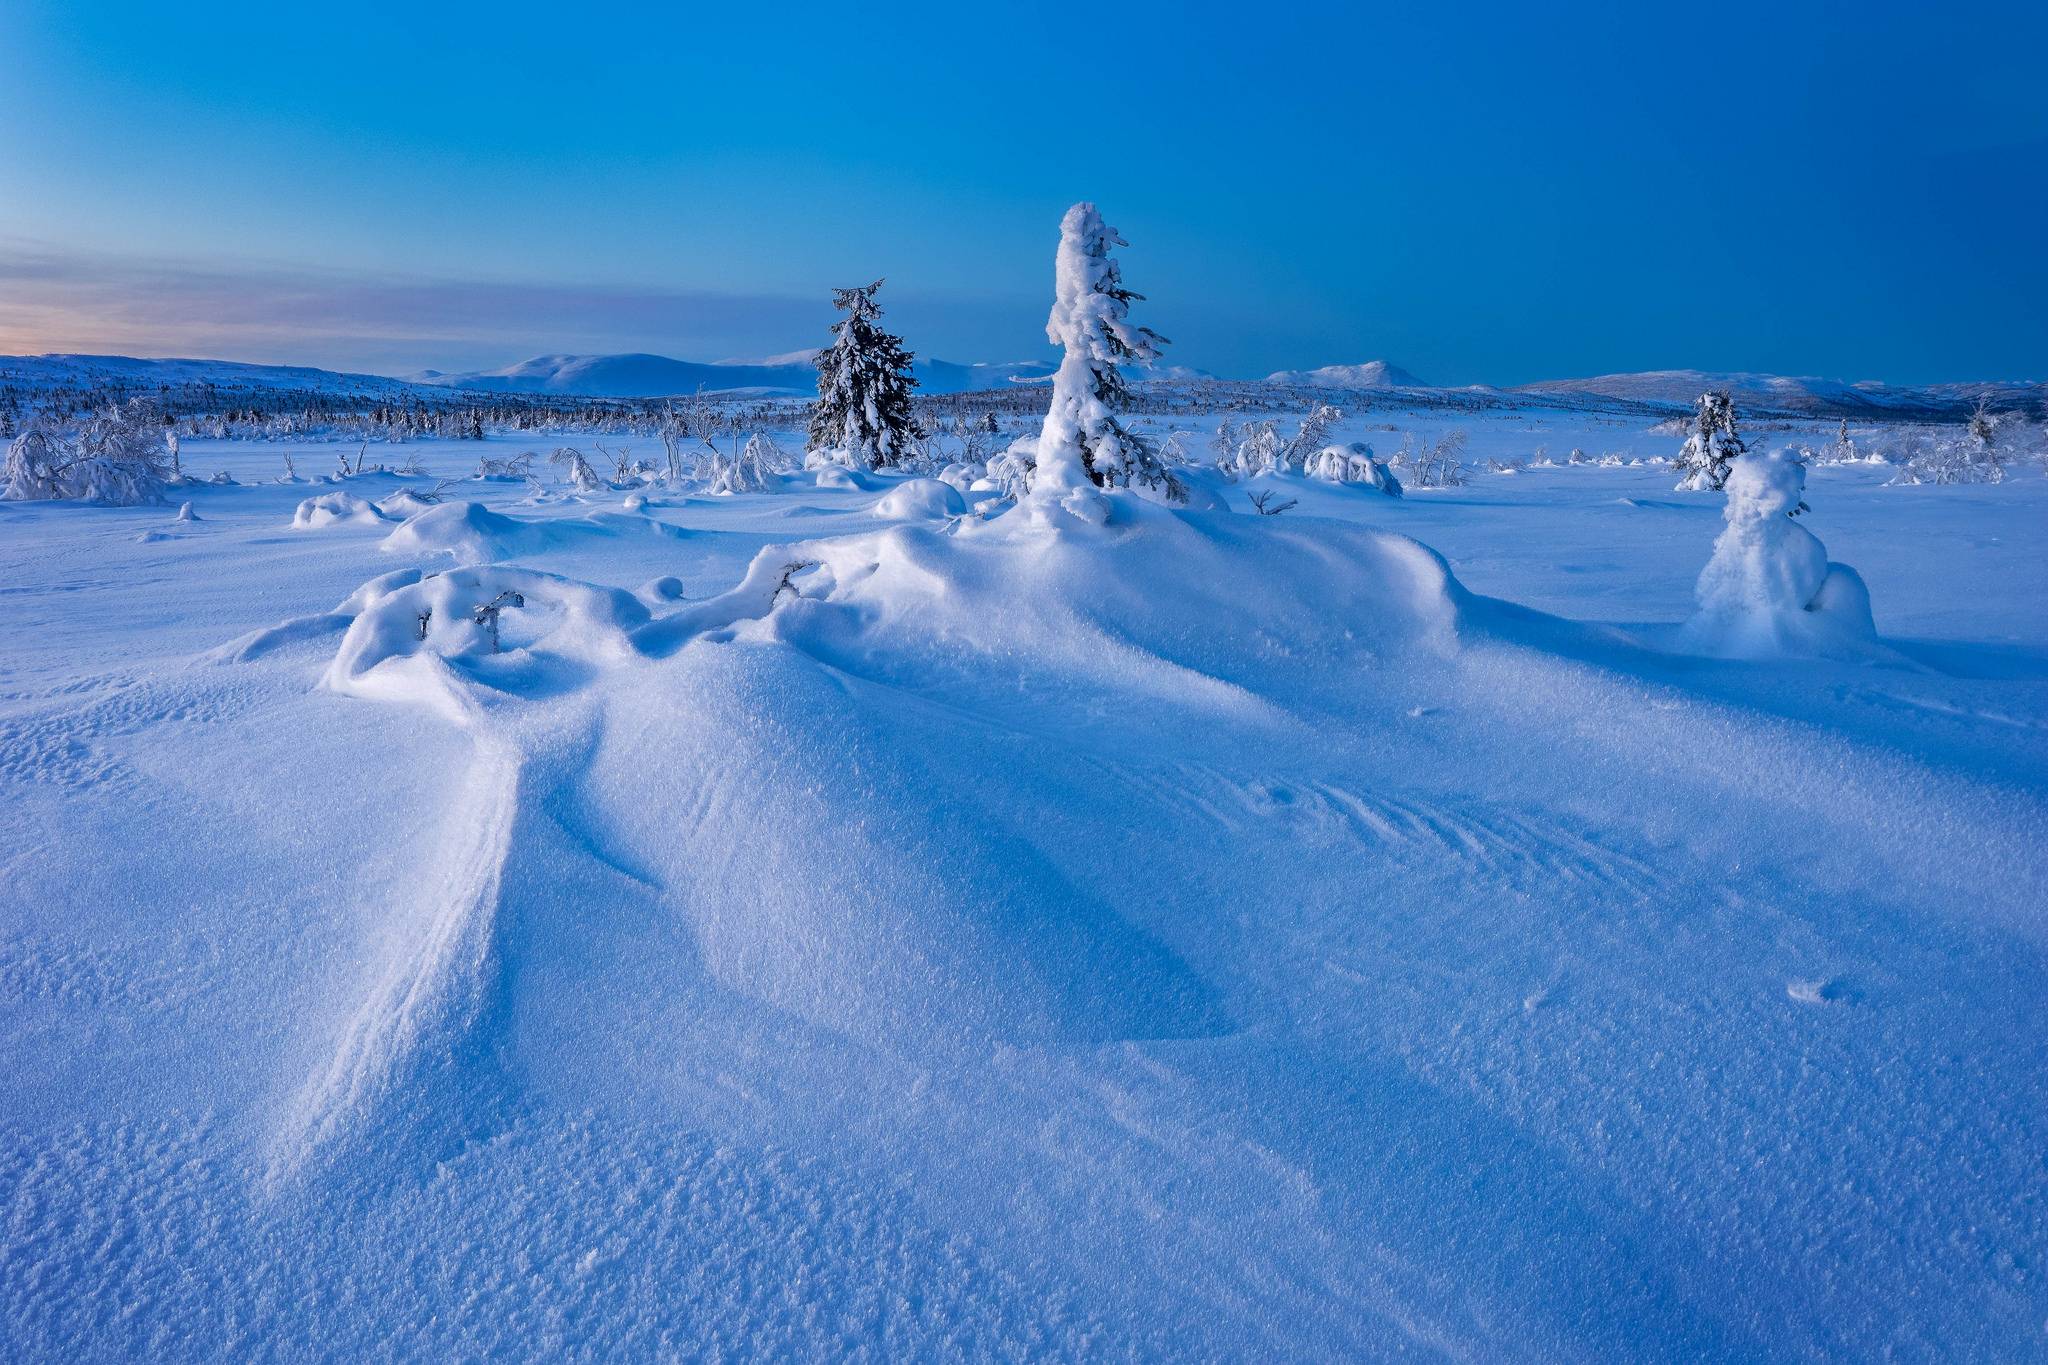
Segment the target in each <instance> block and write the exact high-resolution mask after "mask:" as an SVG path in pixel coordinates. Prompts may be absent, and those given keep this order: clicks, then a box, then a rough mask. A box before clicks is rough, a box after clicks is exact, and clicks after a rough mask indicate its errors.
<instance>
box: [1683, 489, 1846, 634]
mask: <svg viewBox="0 0 2048 1365" xmlns="http://www.w3.org/2000/svg"><path fill="white" fill-rule="evenodd" d="M1723 486H1724V489H1725V491H1726V493H1727V495H1728V505H1727V507H1726V509H1725V510H1724V511H1723V513H1722V515H1723V516H1724V517H1725V519H1726V520H1727V523H1728V525H1727V529H1725V530H1724V531H1722V532H1721V536H1720V538H1719V539H1718V540H1716V541H1715V542H1714V557H1713V558H1712V559H1711V560H1709V561H1708V563H1707V567H1706V568H1705V569H1704V570H1703V571H1702V572H1701V573H1700V579H1699V584H1698V586H1697V589H1696V593H1697V596H1698V598H1699V604H1700V609H1699V612H1698V614H1696V615H1695V616H1694V617H1693V618H1692V620H1690V621H1688V622H1687V623H1686V626H1685V630H1684V634H1683V638H1684V640H1685V642H1686V644H1687V645H1688V646H1689V647H1690V648H1693V649H1697V650H1699V651H1700V652H1701V653H1705V654H1714V655H1719V656H1722V657H1727V658H1770V657H1774V656H1781V655H1795V656H1796V655H1832V656H1852V657H1855V656H1862V657H1868V656H1871V655H1873V654H1876V653H1879V652H1881V647H1880V646H1879V645H1878V643H1877V628H1876V626H1875V624H1874V623H1873V622H1872V620H1871V615H1870V593H1869V591H1868V590H1867V589H1865V588H1864V586H1863V580H1862V578H1860V577H1858V576H1857V573H1856V571H1855V570H1854V569H1851V568H1849V567H1848V566H1847V565H1844V564H1831V563H1829V562H1828V554H1827V547H1826V546H1824V545H1822V544H1821V542H1820V540H1819V538H1818V537H1816V536H1815V535H1814V534H1813V533H1812V532H1810V531H1808V530H1807V529H1806V528H1805V527H1804V526H1801V525H1800V524H1799V523H1798V522H1796V521H1794V520H1793V519H1792V513H1793V511H1794V509H1796V508H1798V507H1800V506H1801V495H1802V494H1803V492H1804V491H1805V488H1806V468H1805V466H1804V465H1803V464H1801V463H1800V461H1799V460H1798V459H1797V458H1796V457H1795V456H1794V455H1792V454H1791V453H1790V452H1785V451H1780V452H1777V453H1775V454H1769V455H1763V454H1752V455H1741V456H1738V457H1736V459H1735V460H1734V461H1733V462H1732V463H1731V464H1730V465H1729V466H1728V473H1727V476H1726V482H1725V484H1724V485H1723Z"/></svg>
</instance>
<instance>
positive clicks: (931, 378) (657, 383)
mask: <svg viewBox="0 0 2048 1365" xmlns="http://www.w3.org/2000/svg"><path fill="white" fill-rule="evenodd" d="M817 354H818V353H817V352H816V351H815V350H810V351H790V352H787V353H785V354H782V355H776V356H769V357H768V358H766V359H764V360H754V361H734V360H726V361H716V362H707V361H699V360H674V359H671V358H670V357H668V356H664V355H641V354H631V355H543V356H535V357H534V358H533V359H532V360H527V361H522V362H520V363H519V364H517V365H508V366H506V367H505V368H503V369H500V370H475V371H471V372H468V373H465V374H447V373H443V372H442V371H439V370H422V371H420V372H419V373H418V374H416V375H413V376H412V379H413V381H414V382H416V383H421V384H434V385H439V386H441V387H444V388H456V389H470V390H476V391H481V392H486V393H544V394H563V395H575V396H579V397H586V398H665V397H670V396H674V395H681V394H690V393H698V392H700V391H701V392H703V393H758V394H763V395H782V396H790V397H797V396H804V395H809V394H814V393H816V392H817V391H818V371H817V368H816V364H815V361H816V358H817ZM1052 372H1053V366H1052V365H1051V364H1050V363H1048V362H1046V361H1040V360H1024V361H1014V362H1011V363H1009V364H1001V365H958V364H954V363H953V362H952V361H948V360H920V361H918V362H917V363H916V364H915V365H914V366H913V367H912V373H914V374H915V375H916V376H917V383H918V388H919V389H920V390H922V391H923V392H925V393H961V392H965V391H968V390H972V389H994V388H1001V387H1003V386H1004V385H1006V384H1014V383H1031V382H1033V381H1036V380H1041V379H1044V378H1046V377H1048V376H1050V375H1051V374H1052Z"/></svg>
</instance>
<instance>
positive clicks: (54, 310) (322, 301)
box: [0, 240, 831, 373]
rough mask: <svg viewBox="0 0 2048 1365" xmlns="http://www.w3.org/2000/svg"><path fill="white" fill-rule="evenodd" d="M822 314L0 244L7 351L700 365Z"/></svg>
mask: <svg viewBox="0 0 2048 1365" xmlns="http://www.w3.org/2000/svg"><path fill="white" fill-rule="evenodd" d="M830 313H831V309H830V304H829V302H827V301H826V300H824V299H822V298H819V299H798V298H789V297H778V296H773V295H759V294H742V293H722V292H714V291H705V290H677V289H670V288H661V287H650V288H627V287H624V286H616V285H578V284H560V283H515V282H510V281H489V280H437V279H423V278H408V277H405V276H399V275H376V274H371V273H367V272H361V273H357V272H345V271H322V270H312V269H303V268H293V267H284V266H249V267H247V268H238V267H229V266H224V265H219V264H209V263H198V262H190V261H174V260H150V259H142V258H132V257H118V256H108V255H92V254H88V253H83V252H72V251H68V250H65V249H63V248H61V247H56V246H52V245H50V244H47V243H35V242H22V241H4V240H0V353H5V354H25V353H39V352H45V351H85V352H113V353H125V354H143V355H173V354H175V355H202V356H209V357H221V358H227V359H236V360H252V361H259V362H268V363H280V364H312V365H324V366H330V367H335V368H346V369H362V370H369V371H372V372H384V373H404V372H409V371H413V370H418V369H422V368H426V367H429V366H432V367H438V368H442V369H451V368H470V367H483V366H491V365H498V364H504V363H507V362H510V361H514V360H520V359H524V358H526V357H527V356H530V355H534V354H539V353H543V352H550V351H621V350H649V351H662V352H665V353H669V354H677V355H684V356H690V357H694V358H717V357H722V356H727V355H732V354H740V353H747V352H757V351H759V352H766V351H776V350H786V349H788V348H789V347H790V346H792V345H800V344H803V343H804V342H805V341H806V340H810V339H815V338H817V337H819V336H821V335H822V333H823V329H824V327H825V326H826V324H827V323H828V322H829V320H830Z"/></svg>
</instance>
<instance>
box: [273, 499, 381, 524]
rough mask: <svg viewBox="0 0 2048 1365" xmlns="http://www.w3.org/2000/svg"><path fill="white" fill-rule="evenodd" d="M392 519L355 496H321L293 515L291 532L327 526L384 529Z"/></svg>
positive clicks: (311, 500) (302, 505)
mask: <svg viewBox="0 0 2048 1365" xmlns="http://www.w3.org/2000/svg"><path fill="white" fill-rule="evenodd" d="M388 520H390V518H388V517H386V516H385V515H384V514H383V513H382V512H379V511H378V510H377V509H376V508H375V507H372V506H371V505H370V504H369V503H367V502H364V501H363V500H362V499H361V498H359V497H357V496H356V495H355V494H353V493H322V494H320V496H318V497H316V498H307V499H306V500H305V501H304V502H301V503H300V504H299V505H298V509H297V510H296V511H294V512H293V513H292V529H293V530H295V531H317V530H319V529H320V528H322V527H324V526H342V525H348V526H381V525H383V524H384V523H385V522H386V521H388Z"/></svg>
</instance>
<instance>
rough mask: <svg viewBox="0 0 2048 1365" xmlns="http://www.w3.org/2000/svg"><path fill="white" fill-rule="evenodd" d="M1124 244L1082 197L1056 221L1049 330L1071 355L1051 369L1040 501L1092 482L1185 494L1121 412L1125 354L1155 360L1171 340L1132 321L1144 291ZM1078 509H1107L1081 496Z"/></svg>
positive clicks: (1037, 479) (1037, 485) (1035, 479)
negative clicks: (1131, 273) (1118, 251)
mask: <svg viewBox="0 0 2048 1365" xmlns="http://www.w3.org/2000/svg"><path fill="white" fill-rule="evenodd" d="M1124 245H1126V243H1125V242H1124V239H1123V238H1121V237H1119V236H1118V235H1117V232H1116V229H1115V228H1113V227H1110V226H1109V225H1108V224H1107V223H1105V222H1103V221H1102V215H1101V214H1100V213H1098V212H1096V209H1095V205H1093V204H1087V203H1082V204H1076V205H1074V206H1073V207H1072V208H1070V209H1068V210H1067V213H1066V216H1065V217H1064V218H1062V219H1061V220H1060V245H1059V253H1058V255H1057V257H1056V258H1055V264H1054V281H1053V305H1052V315H1051V317H1049V318H1048V319H1047V320H1046V324H1045V335H1046V338H1047V339H1048V340H1050V341H1051V342H1052V343H1053V344H1054V345H1057V346H1060V347H1062V348H1063V349H1064V350H1065V352H1066V354H1065V356H1064V357H1063V358H1062V359H1061V361H1060V367H1059V370H1058V372H1057V373H1056V374H1055V375H1054V376H1053V387H1052V405H1051V407H1050V408H1049V409H1048V410H1047V412H1046V414H1045V425H1044V427H1043V428H1042V429H1041V430H1040V432H1039V436H1038V450H1037V467H1036V469H1035V470H1034V471H1033V474H1032V480H1031V494H1032V497H1033V498H1034V499H1036V500H1039V501H1041V502H1047V503H1064V502H1065V501H1066V500H1067V498H1068V497H1069V495H1070V494H1074V493H1076V492H1079V491H1081V490H1084V489H1087V488H1090V487H1102V488H1127V487H1130V486H1131V485H1133V484H1137V485H1140V486H1144V487H1149V488H1153V489H1155V490H1157V491H1158V492H1159V493H1161V494H1163V495H1164V496H1166V497H1167V498H1169V499H1170V500H1172V501H1175V502H1184V501H1186V500H1187V488H1186V486H1185V485H1184V484H1182V483H1181V481H1180V479H1179V477H1178V476H1176V475H1175V474H1174V472H1173V471H1172V470H1170V469H1168V468H1167V467H1166V465H1165V464H1164V463H1163V462H1162V461H1161V460H1160V459H1159V456H1158V454H1157V452H1155V451H1154V450H1153V449H1152V447H1151V445H1150V443H1149V442H1147V441H1146V440H1145V439H1144V438H1143V437H1141V436H1139V435H1137V434H1136V433H1135V432H1132V431H1131V430H1129V429H1128V428H1126V427H1125V426H1124V425H1123V423H1122V421H1121V420H1119V418H1118V416H1117V412H1118V410H1119V409H1120V408H1122V407H1123V406H1124V404H1125V403H1126V402H1128V400H1129V398H1130V389H1129V388H1128V387H1127V386H1126V385H1125V383H1124V377H1123V372H1122V371H1121V370H1119V369H1118V368H1117V367H1118V365H1119V363H1120V362H1123V361H1138V362H1145V361H1151V360H1157V359H1158V358H1159V356H1160V355H1161V351H1160V347H1162V346H1164V345H1166V338H1164V337H1162V336H1160V335H1159V334H1158V333H1157V332H1154V331H1153V330H1152V329H1151V328H1149V327H1139V326H1137V325H1136V324H1134V323H1132V322H1131V320H1130V311H1131V304H1132V302H1133V301H1135V300H1137V299H1140V298H1142V297H1143V296H1142V295H1140V294H1136V293H1133V292H1132V291H1131V290H1129V289H1126V288H1124V283H1123V271H1122V269H1121V268H1120V267H1119V266H1118V265H1117V263H1116V261H1115V260H1114V259H1113V258H1112V257H1111V256H1110V254H1109V253H1110V250H1111V248H1113V247H1119V246H1124ZM1074 508H1075V510H1077V511H1078V510H1081V509H1084V508H1088V509H1096V508H1102V510H1105V511H1106V508H1104V507H1102V505H1100V504H1091V503H1089V502H1088V501H1087V500H1086V499H1085V498H1082V499H1078V500H1076V502H1075V503H1074ZM1091 514H1092V513H1091Z"/></svg>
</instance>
